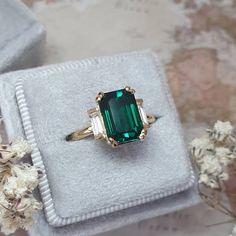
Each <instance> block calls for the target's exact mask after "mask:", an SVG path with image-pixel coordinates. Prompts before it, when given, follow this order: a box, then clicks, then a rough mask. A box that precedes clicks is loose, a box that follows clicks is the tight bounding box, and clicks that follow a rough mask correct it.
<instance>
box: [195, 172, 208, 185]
mask: <svg viewBox="0 0 236 236" xmlns="http://www.w3.org/2000/svg"><path fill="white" fill-rule="evenodd" d="M208 181H209V176H208V174H199V180H198V183H200V184H206V185H207V184H208Z"/></svg>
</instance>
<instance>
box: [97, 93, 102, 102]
mask: <svg viewBox="0 0 236 236" xmlns="http://www.w3.org/2000/svg"><path fill="white" fill-rule="evenodd" d="M103 97H104V93H103V92H99V93H98V95H97V96H96V101H97V102H100V101H101V100H102V98H103Z"/></svg>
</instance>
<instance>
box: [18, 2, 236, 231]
mask: <svg viewBox="0 0 236 236" xmlns="http://www.w3.org/2000/svg"><path fill="white" fill-rule="evenodd" d="M25 2H26V4H28V5H29V7H31V9H32V10H33V11H34V12H35V14H36V15H37V17H38V18H39V20H40V21H41V22H42V23H43V24H44V25H45V27H46V29H47V32H48V39H47V46H46V50H45V61H44V64H51V63H58V62H64V61H67V60H78V59H82V58H86V57H92V56H100V55H111V54H113V53H118V52H123V51H130V50H136V49H143V48H151V49H153V50H154V51H156V52H157V53H158V54H159V56H160V58H161V61H162V63H163V65H164V66H165V70H166V74H167V78H168V81H169V84H170V87H171V90H172V93H173V95H174V99H175V103H176V106H177V108H178V111H179V113H180V118H181V121H182V124H183V127H184V130H185V134H186V140H187V142H188V141H189V140H191V138H193V137H195V136H197V135H199V134H201V133H202V132H203V130H204V128H205V127H207V126H209V125H212V124H213V123H214V122H215V121H216V120H217V119H220V120H230V121H232V123H233V124H234V125H235V124H236V81H235V79H236V43H235V42H236V27H235V25H236V0H198V1H194V0H168V1H166V0H122V1H121V0H48V1H41V0H38V1H32V0H25ZM225 220H226V219H225V216H222V215H221V214H219V213H216V212H215V211H212V210H209V209H208V208H207V207H206V206H205V205H203V204H200V205H199V206H196V207H193V208H190V209H187V210H183V211H180V212H177V213H173V214H170V215H167V216H163V217H158V218H156V219H151V220H148V221H145V222H141V223H139V224H134V225H131V226H127V227H124V228H121V229H118V230H115V231H112V232H108V233H105V234H102V235H104V236H105V235H107V236H108V235H114V236H118V235H137V236H139V235H150V236H152V235H162V236H166V235H181V236H182V235H183V236H184V235H190V234H191V235H203V236H204V235H216V236H217V235H228V234H229V232H230V229H231V227H232V225H230V224H222V225H218V226H214V227H213V226H212V227H206V226H205V225H210V224H215V223H218V222H222V221H225ZM24 234H25V233H24V232H20V233H18V235H24Z"/></svg>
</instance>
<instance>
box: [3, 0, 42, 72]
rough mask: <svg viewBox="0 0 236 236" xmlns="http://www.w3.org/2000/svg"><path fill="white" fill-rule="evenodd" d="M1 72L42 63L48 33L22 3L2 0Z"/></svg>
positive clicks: (17, 0)
mask: <svg viewBox="0 0 236 236" xmlns="http://www.w3.org/2000/svg"><path fill="white" fill-rule="evenodd" d="M0 22H1V24H0V56H1V60H0V73H3V72H7V71H11V70H18V69H23V68H29V67H34V66H39V65H41V64H42V55H43V47H44V43H45V36H46V33H45V30H44V28H43V26H42V25H41V24H40V23H39V22H38V21H37V20H36V18H35V17H34V16H33V14H32V13H31V11H30V10H29V9H27V7H26V6H25V5H24V4H23V3H22V2H21V1H19V0H4V1H0Z"/></svg>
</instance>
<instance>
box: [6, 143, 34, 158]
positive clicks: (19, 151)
mask: <svg viewBox="0 0 236 236" xmlns="http://www.w3.org/2000/svg"><path fill="white" fill-rule="evenodd" d="M10 150H11V151H12V152H13V153H14V154H15V155H16V156H17V157H18V158H20V159H21V158H22V157H24V156H25V155H26V154H29V153H30V152H31V147H30V145H29V144H28V142H27V141H26V140H24V139H22V138H20V139H17V140H15V141H14V142H13V143H12V144H11V146H10Z"/></svg>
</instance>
